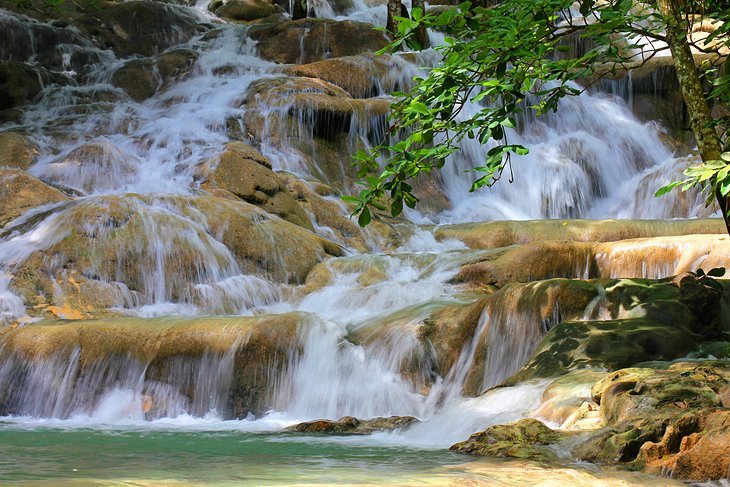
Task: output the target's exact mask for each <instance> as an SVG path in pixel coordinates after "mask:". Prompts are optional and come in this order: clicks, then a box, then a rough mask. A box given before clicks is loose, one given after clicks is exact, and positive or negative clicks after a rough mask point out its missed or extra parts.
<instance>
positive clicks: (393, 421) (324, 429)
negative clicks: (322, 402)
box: [286, 416, 419, 435]
mask: <svg viewBox="0 0 730 487" xmlns="http://www.w3.org/2000/svg"><path fill="white" fill-rule="evenodd" d="M418 422H419V421H418V420H417V419H416V418H414V417H413V416H390V417H386V418H373V419H364V420H361V419H358V418H354V417H352V416H345V417H343V418H340V419H338V420H336V421H335V420H330V419H318V420H314V421H307V422H305V423H299V424H295V425H293V426H289V427H288V428H286V431H291V432H294V433H335V434H343V433H346V434H351V435H366V434H371V433H374V432H376V431H393V430H400V429H403V428H407V427H408V426H411V425H413V424H415V423H418Z"/></svg>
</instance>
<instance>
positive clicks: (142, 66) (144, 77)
mask: <svg viewBox="0 0 730 487" xmlns="http://www.w3.org/2000/svg"><path fill="white" fill-rule="evenodd" d="M160 81H161V80H160V76H159V75H158V73H157V72H156V70H155V63H154V61H153V60H152V59H132V60H130V61H127V62H125V63H124V64H123V65H122V67H120V68H119V69H117V70H116V71H115V72H114V74H112V78H111V84H112V85H114V86H116V87H117V88H121V89H123V90H124V91H125V92H126V93H127V94H128V95H129V97H130V98H131V99H132V100H134V101H138V102H141V101H144V100H146V99H147V98H149V97H151V96H152V95H154V94H155V92H156V91H157V88H158V87H159V85H160Z"/></svg>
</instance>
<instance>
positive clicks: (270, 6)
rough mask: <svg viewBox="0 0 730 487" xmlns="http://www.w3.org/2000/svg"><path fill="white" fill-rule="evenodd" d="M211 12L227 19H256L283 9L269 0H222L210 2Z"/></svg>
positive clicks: (277, 12)
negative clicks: (221, 0) (220, 0)
mask: <svg viewBox="0 0 730 487" xmlns="http://www.w3.org/2000/svg"><path fill="white" fill-rule="evenodd" d="M214 6H215V8H214V9H213V8H210V10H211V11H212V12H215V14H216V15H218V16H220V17H222V18H224V19H227V20H234V21H235V20H243V21H251V20H258V19H262V18H264V17H268V16H270V15H275V14H279V13H282V12H283V11H284V10H283V9H282V8H281V7H279V6H278V5H275V4H274V3H272V2H270V1H269V0H224V1H223V2H220V3H218V2H215V3H212V4H211V6H210V7H214Z"/></svg>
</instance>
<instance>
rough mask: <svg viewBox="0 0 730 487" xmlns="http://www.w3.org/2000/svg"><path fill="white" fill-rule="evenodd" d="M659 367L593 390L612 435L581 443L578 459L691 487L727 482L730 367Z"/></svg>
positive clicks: (606, 432) (615, 376) (611, 378)
mask: <svg viewBox="0 0 730 487" xmlns="http://www.w3.org/2000/svg"><path fill="white" fill-rule="evenodd" d="M660 366H661V364H657V368H630V369H621V370H618V371H616V372H614V373H612V374H609V375H608V376H607V377H605V378H604V379H603V380H601V381H599V382H598V383H596V384H595V385H594V387H593V397H594V399H596V400H598V401H599V402H600V412H601V419H602V422H603V424H604V425H605V427H604V428H603V429H601V430H598V431H597V432H595V433H593V434H592V435H591V436H589V437H588V438H587V439H585V440H582V441H581V442H580V443H579V444H578V445H577V446H576V447H575V449H574V450H573V453H574V455H576V456H577V457H578V458H581V459H584V460H588V461H593V462H605V463H611V464H613V463H617V462H618V464H619V465H623V466H625V467H628V468H632V469H642V470H644V471H647V472H649V473H655V474H659V473H667V472H669V473H671V474H672V475H673V476H674V477H675V478H679V479H684V480H697V481H699V480H703V481H705V480H717V479H718V478H722V477H723V476H724V473H722V472H726V471H727V468H728V466H730V463H728V462H730V459H728V457H727V456H723V453H720V452H727V449H728V447H730V435H728V434H727V432H728V428H727V426H728V425H729V424H730V418H728V416H727V411H726V410H725V409H723V405H722V404H723V403H722V398H721V396H722V394H723V391H725V390H726V388H727V387H728V383H729V381H730V365H728V364H727V363H726V362H723V361H706V362H679V363H674V364H664V368H659V367H660ZM710 445H712V446H710ZM718 453H719V454H718ZM719 472H720V473H719Z"/></svg>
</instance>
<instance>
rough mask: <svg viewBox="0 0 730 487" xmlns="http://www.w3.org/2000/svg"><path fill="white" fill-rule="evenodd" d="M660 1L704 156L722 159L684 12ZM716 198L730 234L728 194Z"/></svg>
mask: <svg viewBox="0 0 730 487" xmlns="http://www.w3.org/2000/svg"><path fill="white" fill-rule="evenodd" d="M657 5H658V6H659V11H660V12H661V14H662V16H663V17H664V20H665V21H666V24H667V42H668V44H669V50H670V51H671V52H672V58H673V59H674V67H675V70H676V71H677V78H678V79H679V86H680V89H681V90H682V97H683V98H684V101H685V103H686V104H687V112H688V113H689V122H690V127H691V128H692V132H693V133H694V136H695V141H696V142H697V148H698V149H699V151H700V156H701V157H702V160H703V161H713V160H718V159H720V154H721V153H722V146H721V145H720V139H719V138H718V137H717V133H716V132H715V129H714V128H713V127H712V126H711V125H710V123H711V122H712V113H711V112H710V106H709V104H708V103H707V97H706V95H705V90H704V89H703V88H702V81H701V80H700V72H699V69H698V68H697V65H695V62H694V57H693V56H692V51H691V50H690V47H689V42H688V41H687V31H688V29H687V26H686V25H685V23H684V21H683V18H682V13H681V12H680V11H679V9H678V8H677V6H676V4H675V3H674V2H673V0H659V1H658V2H657ZM715 198H716V199H717V203H718V205H719V206H720V211H722V217H723V219H724V220H725V227H726V229H727V232H728V234H730V215H728V212H729V211H730V206H729V205H728V203H729V201H728V198H727V197H725V196H722V195H721V194H720V193H719V191H718V192H717V193H715Z"/></svg>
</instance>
